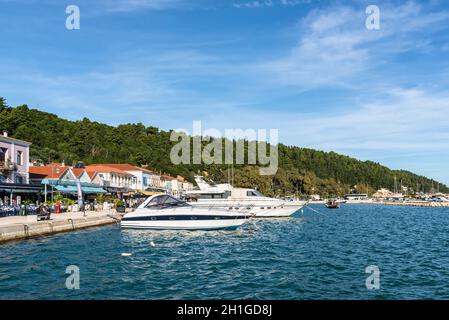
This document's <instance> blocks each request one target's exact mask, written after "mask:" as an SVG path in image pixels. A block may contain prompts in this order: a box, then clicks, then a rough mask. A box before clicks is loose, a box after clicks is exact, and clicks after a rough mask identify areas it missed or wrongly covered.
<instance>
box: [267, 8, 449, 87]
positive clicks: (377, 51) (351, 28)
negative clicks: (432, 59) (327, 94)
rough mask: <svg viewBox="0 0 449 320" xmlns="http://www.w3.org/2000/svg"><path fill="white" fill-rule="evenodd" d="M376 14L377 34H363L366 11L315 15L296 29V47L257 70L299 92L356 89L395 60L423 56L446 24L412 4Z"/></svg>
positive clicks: (444, 17) (448, 16)
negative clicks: (378, 20)
mask: <svg viewBox="0 0 449 320" xmlns="http://www.w3.org/2000/svg"><path fill="white" fill-rule="evenodd" d="M380 14H381V30H367V29H366V28H365V19H366V15H365V11H364V10H358V9H354V8H353V7H342V6H339V7H331V8H326V9H321V10H313V11H312V12H310V13H309V14H308V15H307V16H306V18H304V19H303V20H302V21H301V22H300V24H299V28H298V33H299V36H298V38H299V41H298V44H297V45H296V46H294V47H293V48H292V49H291V50H290V52H289V53H288V54H287V55H285V56H283V57H280V58H277V59H273V60H271V61H268V62H266V63H261V64H260V65H259V68H260V70H261V71H262V72H266V73H270V74H272V75H274V78H273V79H274V81H275V82H278V83H280V84H284V85H293V86H296V87H298V88H300V89H310V88H316V87H320V86H359V85H361V84H362V82H361V78H362V80H366V79H369V76H370V74H369V73H370V71H371V70H374V69H375V68H378V67H379V66H382V65H383V64H385V63H386V62H387V61H389V60H391V59H392V58H393V57H394V56H395V55H397V54H399V53H402V52H405V51H409V50H418V49H419V50H425V49H426V48H427V46H428V44H429V42H428V40H427V37H426V35H428V34H429V33H432V32H435V31H437V30H439V29H441V28H444V26H445V25H446V24H445V23H446V22H448V21H449V12H445V11H441V12H424V10H423V8H422V7H421V6H420V5H418V4H416V3H414V2H408V3H406V4H404V5H402V6H398V7H391V6H387V5H384V6H381V11H380ZM270 78H272V77H270Z"/></svg>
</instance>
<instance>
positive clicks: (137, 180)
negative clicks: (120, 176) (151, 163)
mask: <svg viewBox="0 0 449 320" xmlns="http://www.w3.org/2000/svg"><path fill="white" fill-rule="evenodd" d="M101 165H102V166H106V167H110V168H115V169H119V170H122V171H125V172H127V173H129V174H131V175H132V176H133V179H132V183H131V186H130V187H131V189H133V190H135V191H139V192H142V191H146V190H149V189H153V188H161V187H162V185H161V183H160V181H161V180H160V176H159V175H157V174H156V173H154V172H153V171H151V170H149V169H146V168H141V167H138V166H134V165H131V164H127V163H122V164H101ZM95 166H96V165H91V166H89V168H94V167H95Z"/></svg>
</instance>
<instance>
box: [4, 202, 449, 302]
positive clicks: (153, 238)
mask: <svg viewBox="0 0 449 320" xmlns="http://www.w3.org/2000/svg"><path fill="white" fill-rule="evenodd" d="M313 208H315V209H318V210H319V211H320V212H321V213H319V214H318V213H315V212H313V211H311V210H308V209H304V212H303V214H301V213H298V214H297V215H296V218H294V219H277V220H276V219H275V220H259V221H256V222H253V223H252V224H251V225H252V227H253V228H254V229H255V232H254V233H247V232H229V231H228V232H165V231H161V232H147V231H139V230H121V229H120V228H119V226H117V225H114V226H107V227H101V228H94V229H88V230H83V231H79V232H74V233H66V234H59V235H55V236H50V237H45V238H39V239H33V240H28V241H21V242H12V243H7V244H3V245H1V246H0V298H1V299H13V298H16V299H108V298H112V299H130V298H133V299H416V298H430V299H437V298H438V299H449V248H448V244H449V208H413V207H384V206H375V205H344V206H343V207H342V208H341V209H339V210H328V209H326V208H324V207H322V206H313ZM152 242H153V245H152ZM122 253H130V254H132V255H131V256H122ZM68 265H77V266H79V270H80V289H79V290H68V289H66V287H65V281H66V277H67V276H68V274H66V273H65V270H66V267H67V266H68ZM369 265H377V266H378V267H379V269H380V289H378V290H368V289H367V288H366V285H365V280H366V278H367V277H368V276H369V275H368V274H366V273H365V268H366V267H367V266H369Z"/></svg>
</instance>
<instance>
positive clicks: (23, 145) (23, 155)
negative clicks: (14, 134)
mask: <svg viewBox="0 0 449 320" xmlns="http://www.w3.org/2000/svg"><path fill="white" fill-rule="evenodd" d="M30 145H31V143H30V142H26V141H23V140H19V139H14V138H11V137H8V134H7V133H6V132H5V133H3V135H1V136H0V183H14V184H27V183H28V181H29V177H28V166H29V157H30Z"/></svg>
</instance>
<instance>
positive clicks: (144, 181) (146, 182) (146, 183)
mask: <svg viewBox="0 0 449 320" xmlns="http://www.w3.org/2000/svg"><path fill="white" fill-rule="evenodd" d="M143 185H144V186H147V185H148V178H147V177H143Z"/></svg>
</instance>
